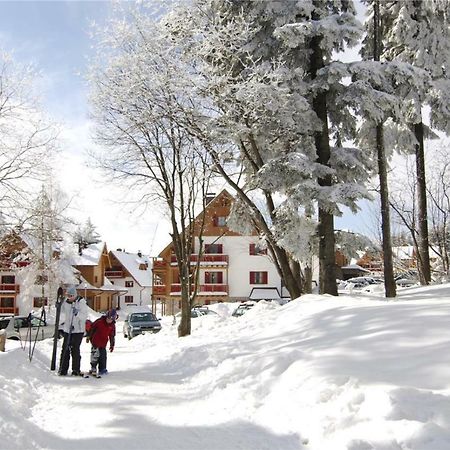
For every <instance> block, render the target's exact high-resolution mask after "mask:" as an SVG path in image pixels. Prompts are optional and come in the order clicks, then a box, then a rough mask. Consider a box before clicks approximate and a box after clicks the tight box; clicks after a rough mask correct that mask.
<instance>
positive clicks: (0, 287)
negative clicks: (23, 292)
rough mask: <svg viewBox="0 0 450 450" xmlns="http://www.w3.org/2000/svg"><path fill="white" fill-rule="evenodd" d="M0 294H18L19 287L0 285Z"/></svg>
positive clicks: (15, 285) (16, 285)
mask: <svg viewBox="0 0 450 450" xmlns="http://www.w3.org/2000/svg"><path fill="white" fill-rule="evenodd" d="M0 292H2V293H3V292H5V293H6V292H7V293H15V294H19V293H20V286H19V285H18V284H6V283H5V284H0Z"/></svg>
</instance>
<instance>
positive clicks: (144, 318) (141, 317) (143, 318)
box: [130, 313, 156, 322]
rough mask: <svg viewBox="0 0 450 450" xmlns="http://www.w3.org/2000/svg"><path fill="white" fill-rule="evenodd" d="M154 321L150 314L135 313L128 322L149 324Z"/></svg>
mask: <svg viewBox="0 0 450 450" xmlns="http://www.w3.org/2000/svg"><path fill="white" fill-rule="evenodd" d="M151 320H156V319H155V316H154V315H153V314H152V313H135V314H132V315H131V317H130V322H150V321H151Z"/></svg>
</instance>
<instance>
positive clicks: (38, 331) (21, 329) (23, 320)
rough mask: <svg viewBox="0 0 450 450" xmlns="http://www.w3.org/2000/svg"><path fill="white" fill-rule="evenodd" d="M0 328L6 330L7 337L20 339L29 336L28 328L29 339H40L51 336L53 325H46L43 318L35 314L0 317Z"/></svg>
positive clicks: (53, 330)
mask: <svg viewBox="0 0 450 450" xmlns="http://www.w3.org/2000/svg"><path fill="white" fill-rule="evenodd" d="M0 330H5V331H6V338H7V339H14V340H21V339H26V338H27V337H28V338H29V337H30V335H29V334H28V330H30V331H31V339H32V340H34V339H36V336H37V340H38V341H42V340H43V339H48V338H52V337H53V335H54V333H55V326H54V325H48V324H47V323H46V322H45V321H44V320H41V319H40V318H39V317H35V316H32V315H31V316H10V317H0Z"/></svg>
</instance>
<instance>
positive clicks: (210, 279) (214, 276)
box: [205, 272, 223, 284]
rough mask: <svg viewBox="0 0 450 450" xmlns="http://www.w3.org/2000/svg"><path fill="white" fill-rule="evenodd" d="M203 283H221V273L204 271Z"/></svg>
mask: <svg viewBox="0 0 450 450" xmlns="http://www.w3.org/2000/svg"><path fill="white" fill-rule="evenodd" d="M205 284H223V273H222V272H205Z"/></svg>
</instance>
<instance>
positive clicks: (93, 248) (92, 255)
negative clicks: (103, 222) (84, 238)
mask: <svg viewBox="0 0 450 450" xmlns="http://www.w3.org/2000/svg"><path fill="white" fill-rule="evenodd" d="M105 245H106V244H105V243H104V242H98V243H96V244H90V245H88V246H87V247H86V248H83V251H82V254H81V255H78V254H76V255H73V258H72V259H73V261H72V265H74V266H96V265H98V263H99V260H100V257H101V256H102V252H103V250H104V248H105Z"/></svg>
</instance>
